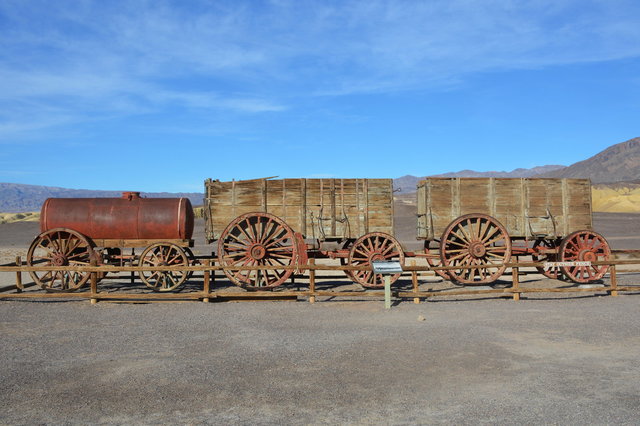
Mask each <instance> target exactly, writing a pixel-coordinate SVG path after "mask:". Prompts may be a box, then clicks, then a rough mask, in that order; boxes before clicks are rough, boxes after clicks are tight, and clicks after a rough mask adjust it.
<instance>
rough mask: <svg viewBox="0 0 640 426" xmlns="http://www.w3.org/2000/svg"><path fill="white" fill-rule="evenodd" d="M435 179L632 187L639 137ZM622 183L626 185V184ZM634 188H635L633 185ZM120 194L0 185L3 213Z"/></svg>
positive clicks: (639, 172)
mask: <svg viewBox="0 0 640 426" xmlns="http://www.w3.org/2000/svg"><path fill="white" fill-rule="evenodd" d="M433 177H513V178H517V177H568V178H589V179H591V181H592V182H593V183H594V184H603V185H604V184H606V185H608V186H610V187H620V186H621V185H622V186H623V187H630V186H633V184H638V183H640V137H639V138H634V139H630V140H628V141H626V142H622V143H618V144H615V145H612V146H610V147H609V148H607V149H605V150H604V151H602V152H600V153H598V154H596V155H594V156H593V157H590V158H587V159H586V160H584V161H580V162H577V163H575V164H572V165H570V166H568V167H565V166H560V165H548V166H539V167H533V168H531V169H515V170H512V171H510V172H504V171H501V172H498V171H491V172H477V171H474V170H462V171H459V172H454V173H444V174H440V175H433ZM421 179H424V177H418V176H411V175H407V176H402V177H399V178H397V179H394V181H393V184H394V187H395V188H396V190H398V191H399V192H400V193H405V194H407V193H412V192H415V190H416V184H417V183H418V181H420V180H421ZM622 182H625V183H624V184H623V183H622ZM634 187H635V186H634ZM120 195H121V191H93V190H87V189H66V188H56V187H49V186H38V185H23V184H18V183H0V212H7V213H9V212H28V211H38V210H40V207H41V206H42V203H43V202H44V200H45V199H47V198H49V197H68V198H79V197H120ZM142 195H143V196H145V197H152V198H154V197H186V198H189V199H190V200H191V203H192V204H193V205H194V206H198V205H201V204H202V198H203V194H201V193H197V192H189V193H168V192H153V193H145V192H143V193H142Z"/></svg>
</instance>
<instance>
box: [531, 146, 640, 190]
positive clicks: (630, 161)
mask: <svg viewBox="0 0 640 426" xmlns="http://www.w3.org/2000/svg"><path fill="white" fill-rule="evenodd" d="M539 176H540V177H554V178H589V179H591V182H593V183H604V182H620V181H632V180H635V179H638V178H640V137H638V138H633V139H629V140H628V141H626V142H621V143H618V144H615V145H612V146H610V147H609V148H607V149H605V150H604V151H602V152H600V153H598V154H596V155H594V156H593V157H590V158H587V159H586V160H584V161H579V162H577V163H575V164H572V165H570V166H569V167H565V168H563V169H559V170H554V171H551V172H547V173H543V174H541V175H539Z"/></svg>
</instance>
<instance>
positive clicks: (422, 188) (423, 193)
mask: <svg viewBox="0 0 640 426" xmlns="http://www.w3.org/2000/svg"><path fill="white" fill-rule="evenodd" d="M416 197H417V208H418V226H417V228H416V230H417V231H416V238H417V239H419V240H432V239H433V234H432V231H433V230H432V229H431V225H430V221H429V214H428V213H427V205H428V202H429V201H428V184H427V182H425V181H420V182H419V183H418V190H417V192H416Z"/></svg>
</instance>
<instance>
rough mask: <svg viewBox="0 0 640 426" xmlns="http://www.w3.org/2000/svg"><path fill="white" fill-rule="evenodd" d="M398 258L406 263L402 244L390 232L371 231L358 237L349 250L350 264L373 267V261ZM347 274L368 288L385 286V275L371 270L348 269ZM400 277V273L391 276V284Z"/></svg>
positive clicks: (401, 262) (402, 262)
mask: <svg viewBox="0 0 640 426" xmlns="http://www.w3.org/2000/svg"><path fill="white" fill-rule="evenodd" d="M386 260H397V261H399V262H400V264H401V265H404V251H403V250H402V246H401V245H400V243H399V242H398V240H396V239H395V238H393V237H392V236H391V235H389V234H385V233H383V232H370V233H368V234H365V235H363V236H362V237H360V238H358V239H357V240H356V242H355V243H353V246H351V250H350V251H349V265H350V266H367V267H371V262H375V261H386ZM347 275H348V276H349V277H350V278H351V279H353V280H354V281H355V282H357V283H358V284H360V285H362V286H363V287H367V288H381V287H384V276H383V275H382V274H374V273H373V271H371V270H366V271H348V273H347ZM398 278H400V274H395V275H392V276H391V284H393V283H394V282H396V281H397V280H398Z"/></svg>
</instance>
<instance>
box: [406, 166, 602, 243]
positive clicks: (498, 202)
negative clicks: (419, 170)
mask: <svg viewBox="0 0 640 426" xmlns="http://www.w3.org/2000/svg"><path fill="white" fill-rule="evenodd" d="M419 186H421V188H420V189H419V192H418V238H427V239H433V238H439V237H440V235H441V234H442V232H443V231H444V230H445V228H446V227H447V226H448V225H449V223H451V221H453V220H455V219H456V218H458V217H460V216H462V215H464V214H469V213H484V214H488V215H490V216H493V217H494V218H496V219H497V220H498V221H499V222H500V223H502V224H503V225H504V226H505V227H506V228H507V231H508V232H509V235H510V236H511V237H515V238H524V237H532V236H546V237H554V236H558V237H560V236H565V235H567V234H568V233H570V232H573V231H576V230H579V229H591V228H592V223H591V185H590V182H589V181H588V180H584V179H532V178H528V179H519V178H516V179H510V178H495V179H493V178H428V179H425V180H423V181H421V182H420V183H419Z"/></svg>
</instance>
